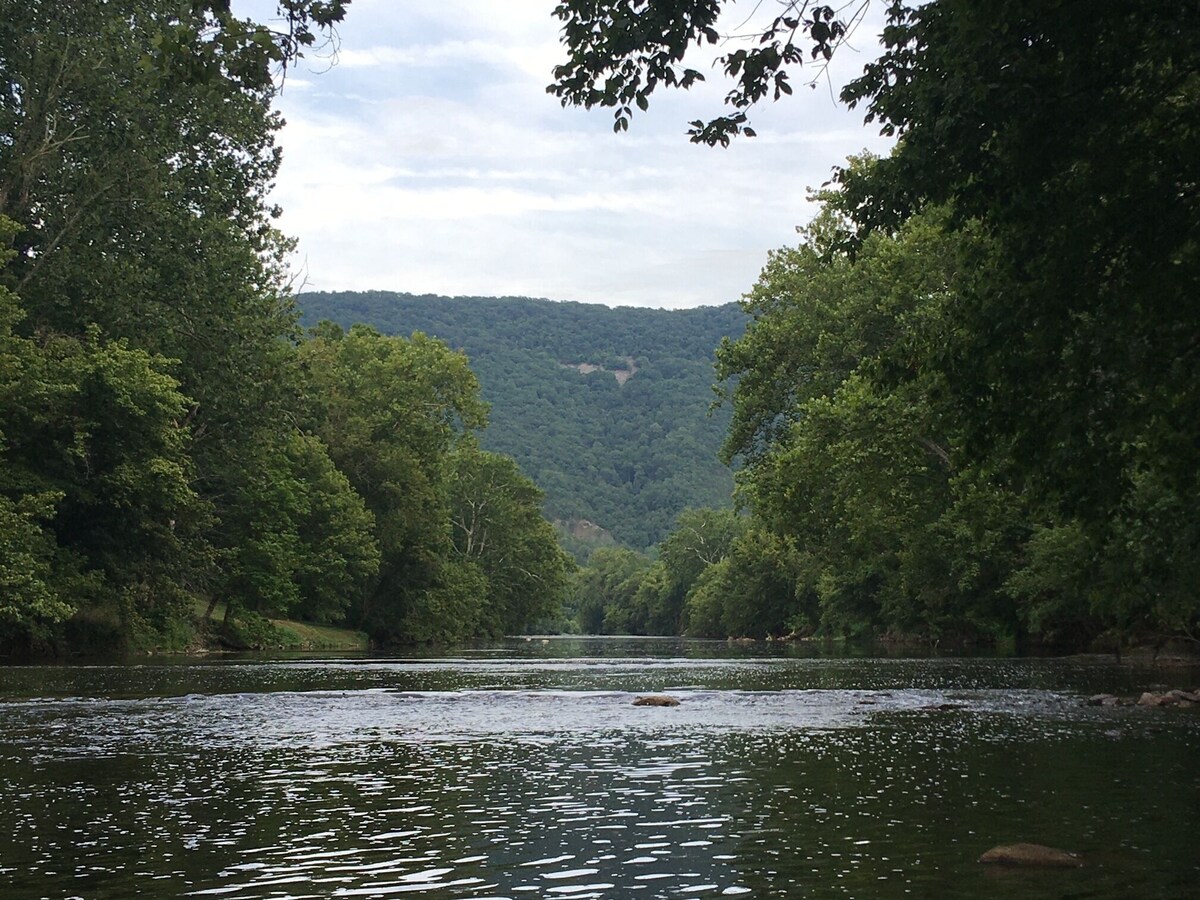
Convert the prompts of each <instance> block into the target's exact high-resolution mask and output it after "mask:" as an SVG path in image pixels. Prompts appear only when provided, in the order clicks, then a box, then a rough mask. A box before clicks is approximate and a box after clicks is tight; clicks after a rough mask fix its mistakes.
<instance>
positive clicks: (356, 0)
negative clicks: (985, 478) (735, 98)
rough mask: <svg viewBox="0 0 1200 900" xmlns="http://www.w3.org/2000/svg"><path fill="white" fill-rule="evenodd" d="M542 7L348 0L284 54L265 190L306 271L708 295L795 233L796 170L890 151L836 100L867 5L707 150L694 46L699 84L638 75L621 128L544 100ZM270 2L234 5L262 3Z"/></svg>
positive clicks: (355, 282) (406, 287)
mask: <svg viewBox="0 0 1200 900" xmlns="http://www.w3.org/2000/svg"><path fill="white" fill-rule="evenodd" d="M769 2H770V0H768V3H769ZM743 5H746V4H743ZM553 7H554V2H553V0H507V2H501V0H454V2H437V0H427V2H412V0H353V2H352V3H351V5H350V10H349V13H348V15H347V18H346V21H345V22H344V24H343V25H342V26H341V27H340V28H339V31H338V38H339V44H340V46H339V49H338V52H337V54H336V57H335V58H334V59H329V58H327V56H328V54H325V56H324V57H320V58H318V57H317V56H315V55H314V56H313V57H311V58H309V59H307V60H304V61H302V62H301V63H300V65H299V66H298V67H296V68H295V69H293V70H292V71H291V72H290V74H289V75H288V77H287V80H286V82H285V84H284V87H283V92H282V95H281V96H280V98H279V108H280V110H281V111H282V112H283V114H284V116H285V118H286V120H287V125H286V126H285V128H284V130H283V132H282V134H281V135H280V144H281V146H282V148H283V153H284V163H283V169H282V171H281V173H280V176H279V182H278V186H277V189H276V192H275V197H274V199H275V201H276V202H278V203H279V204H280V205H281V206H282V207H283V210H284V213H283V218H282V228H283V230H284V231H285V232H286V233H287V234H289V235H291V236H293V237H295V238H297V239H298V240H299V250H298V253H297V256H296V259H295V263H294V265H295V268H296V269H297V270H298V271H299V272H300V273H301V276H302V278H303V279H304V285H305V287H306V288H307V289H309V290H389V291H409V292H413V293H436V294H451V295H460V294H467V295H482V296H492V295H521V296H530V297H548V298H550V299H554V300H580V301H584V302H589V303H605V304H609V305H620V306H650V307H666V308H681V307H689V306H698V305H705V304H718V303H727V302H730V301H732V300H736V299H738V297H740V296H741V294H742V293H744V292H745V291H747V290H748V289H749V288H750V287H751V285H753V283H754V281H755V279H756V278H757V276H758V273H759V271H760V269H761V268H762V266H763V264H764V262H765V261H766V257H767V251H768V250H770V249H773V248H776V247H780V246H784V245H786V244H789V243H794V242H795V240H796V233H795V227H796V225H798V224H802V223H805V222H807V221H808V220H809V219H810V218H811V216H812V213H813V209H812V206H811V204H809V203H808V201H807V199H806V197H807V193H808V188H809V187H815V186H818V185H820V184H821V183H823V182H825V181H827V180H828V178H829V175H830V172H831V170H832V168H833V166H835V165H837V164H839V163H840V162H842V161H843V160H844V159H845V157H846V156H847V155H848V154H851V153H858V152H860V151H861V150H863V149H864V148H869V149H871V150H874V151H876V152H886V151H887V147H888V144H887V142H886V141H885V140H884V139H882V138H880V137H879V136H878V129H877V128H876V127H875V126H866V125H864V124H863V123H862V114H861V113H860V112H852V111H848V110H846V109H844V108H842V107H840V106H839V105H838V104H837V103H835V101H834V99H833V97H834V95H835V94H836V92H837V89H838V87H840V85H841V84H842V83H843V82H844V81H845V80H847V79H848V78H849V77H852V76H853V75H855V74H857V73H858V72H860V71H861V69H862V66H863V65H864V64H865V63H866V62H868V61H870V60H871V59H874V58H875V56H876V55H877V49H876V39H875V34H877V32H878V28H877V26H875V25H874V24H873V23H867V25H866V26H865V27H863V28H861V29H860V30H859V31H858V33H857V36H856V37H855V39H854V41H853V44H854V47H852V48H845V49H844V50H843V51H842V52H840V53H839V55H838V56H835V59H834V63H835V66H834V68H833V70H832V73H831V80H832V85H829V84H825V83H822V84H821V86H819V87H818V88H817V89H815V90H809V89H808V88H801V87H799V86H797V89H796V93H795V95H794V96H793V97H791V98H785V99H784V100H782V101H781V102H780V103H778V104H767V105H765V106H764V107H762V108H761V109H759V110H758V111H756V112H754V113H752V115H751V118H752V121H753V124H754V125H755V127H756V130H757V131H758V133H759V137H757V138H754V139H752V140H747V139H738V140H735V141H734V143H733V145H732V146H731V147H729V148H728V149H710V148H707V147H700V146H696V145H693V144H691V143H689V142H688V140H687V136H686V134H685V132H686V129H687V122H688V121H689V120H692V119H697V118H711V117H712V116H714V115H717V114H719V113H720V112H722V111H723V110H722V108H721V98H722V97H723V96H724V94H725V92H726V91H727V90H728V86H727V85H726V84H725V83H723V82H722V80H721V78H720V77H719V73H718V72H717V71H715V70H711V69H709V67H708V65H707V63H706V62H705V63H700V64H697V63H696V62H692V63H691V64H693V65H696V67H697V68H700V69H702V71H705V72H706V73H709V72H711V75H710V77H709V81H708V83H707V84H706V85H704V86H701V87H700V88H697V89H693V90H692V91H690V92H687V93H684V92H678V91H671V92H666V93H660V94H657V95H655V97H654V98H653V99H652V101H651V106H650V111H649V112H648V113H643V114H640V115H636V116H635V117H634V119H633V122H632V124H631V126H630V129H629V131H628V132H626V133H624V134H621V135H615V134H613V133H612V113H611V111H609V110H602V109H596V110H592V111H591V112H586V111H583V110H576V109H563V108H562V107H561V106H560V105H559V103H558V101H557V100H556V99H555V98H554V97H552V96H551V95H549V94H547V93H546V90H545V88H546V85H547V84H548V83H549V82H550V80H551V70H552V68H553V67H554V65H556V64H557V63H559V62H561V61H562V60H563V58H564V52H563V50H562V49H561V47H560V45H559V43H558V23H557V21H556V20H555V19H553V18H552V17H551V10H552V9H553ZM273 8H274V4H273V3H272V2H270V0H241V2H239V3H238V4H236V5H235V9H239V10H240V11H242V12H244V13H246V14H251V15H254V17H255V18H257V19H259V20H260V21H262V20H265V19H266V18H268V17H269V15H268V13H269V12H270V11H271V10H272V9H273ZM742 18H743V19H744V16H743V17H742ZM740 21H741V20H739V19H736V18H733V17H730V18H729V19H728V21H727V22H725V23H723V25H724V26H725V30H726V31H730V32H732V31H733V30H734V29H735V28H736V26H737V25H739V24H740Z"/></svg>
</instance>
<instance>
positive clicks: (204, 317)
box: [0, 0, 571, 654]
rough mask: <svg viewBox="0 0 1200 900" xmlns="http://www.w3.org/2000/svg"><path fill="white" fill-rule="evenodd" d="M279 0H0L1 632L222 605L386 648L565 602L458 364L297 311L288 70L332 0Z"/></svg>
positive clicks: (108, 622) (51, 632) (431, 343)
mask: <svg viewBox="0 0 1200 900" xmlns="http://www.w3.org/2000/svg"><path fill="white" fill-rule="evenodd" d="M287 6H288V13H289V15H288V16H287V17H286V18H285V19H284V20H283V29H284V30H283V31H279V32H273V31H270V30H268V29H266V28H264V27H262V26H258V25H256V24H255V23H253V22H247V21H240V20H237V19H235V18H233V17H232V16H230V14H229V13H228V11H227V7H228V4H221V3H213V4H204V3H197V4H185V5H184V7H181V6H180V5H179V4H177V3H171V2H165V0H119V2H114V3H102V4H101V3H94V2H84V0H64V2H56V3H14V2H9V0H0V21H3V22H4V23H5V24H4V28H3V29H0V61H3V65H2V66H0V87H2V90H0V653H3V654H15V653H46V652H54V651H98V652H108V653H112V652H115V651H119V650H121V649H136V648H151V647H168V648H172V649H181V648H183V647H185V646H187V645H188V644H189V643H194V642H196V641H198V640H202V639H204V635H203V634H202V633H200V634H198V633H197V628H200V629H207V628H209V625H208V624H207V623H208V622H209V621H210V620H211V616H212V614H213V613H214V612H215V610H216V609H217V608H218V606H219V607H220V608H221V609H222V610H223V613H222V616H223V622H224V625H223V626H218V630H221V628H222V627H223V629H224V630H225V631H226V632H227V633H229V634H232V633H234V632H235V631H241V632H246V631H247V630H248V631H254V630H255V629H256V628H260V627H262V623H263V622H264V621H265V619H266V618H270V617H283V616H289V617H292V618H303V619H306V620H308V621H312V622H321V623H327V624H331V625H347V626H350V627H354V628H359V627H361V628H364V629H367V630H368V631H369V632H370V634H371V636H372V638H373V639H374V640H376V641H377V642H408V641H429V640H450V639H456V638H464V637H471V636H476V635H491V634H496V633H499V632H500V631H504V630H519V629H520V628H522V627H524V626H525V625H526V624H527V623H529V622H530V621H531V620H532V619H534V618H544V617H546V616H547V615H548V613H551V611H553V610H554V609H556V608H557V604H558V602H559V600H560V597H561V594H562V593H563V590H564V586H565V581H566V578H567V574H568V571H569V568H570V566H571V563H570V561H569V559H568V558H567V557H566V556H565V554H563V553H562V552H561V551H560V550H558V547H557V544H556V542H555V540H554V536H553V532H552V529H551V526H550V525H549V524H548V523H547V522H545V521H543V520H542V519H541V517H540V514H539V506H540V502H541V501H540V495H539V493H538V491H537V489H536V488H535V487H534V486H533V484H532V483H531V482H530V481H529V480H528V479H526V478H525V477H524V476H522V475H520V474H519V472H517V470H516V468H515V466H512V465H511V464H509V463H508V461H507V460H504V459H503V458H500V457H496V456H493V455H490V454H486V453H483V452H482V451H480V450H479V449H478V448H477V434H478V432H479V431H480V430H481V429H482V427H483V424H484V406H483V403H482V401H481V400H480V397H479V391H478V385H477V383H476V382H475V380H474V377H473V376H472V375H471V373H470V371H469V369H468V367H467V363H466V360H465V358H463V357H462V356H461V355H460V354H458V353H456V352H454V351H452V350H450V349H449V348H448V347H447V346H445V345H444V344H442V343H440V342H437V341H435V340H432V339H428V338H424V337H422V336H419V335H417V336H414V337H413V338H412V339H401V338H388V337H384V336H382V335H379V334H377V333H375V332H372V331H370V330H367V329H355V330H352V331H351V332H349V333H343V332H342V331H341V330H340V329H338V328H337V327H336V326H326V327H322V328H318V329H317V330H316V331H315V333H314V334H313V335H312V336H311V337H307V336H305V335H303V334H302V333H301V332H300V329H299V327H298V323H297V316H296V312H295V309H294V306H293V302H292V298H291V296H290V295H289V293H288V290H287V274H286V272H285V271H284V267H283V265H282V260H283V258H284V256H285V254H286V252H287V251H288V249H289V246H290V244H289V242H288V241H287V240H286V239H285V238H284V237H283V236H281V235H280V234H279V233H278V232H277V231H276V230H275V228H274V226H273V219H274V216H275V214H276V213H275V211H274V210H273V209H272V208H271V206H270V205H269V204H268V203H267V202H266V195H267V192H268V190H269V188H270V185H271V182H272V180H273V178H274V176H275V173H276V171H277V168H278V165H279V151H278V148H277V147H276V145H275V135H276V132H277V130H278V128H279V125H280V120H279V118H278V116H277V115H276V114H275V113H274V112H272V110H271V100H272V98H273V94H274V90H275V89H274V86H273V85H274V82H273V78H272V68H273V67H274V66H276V65H278V64H281V63H282V64H286V63H287V62H289V61H291V60H293V59H295V57H296V55H297V54H298V53H299V52H300V51H301V50H302V49H303V48H304V47H305V46H308V45H309V44H310V43H311V42H312V41H313V40H316V35H318V34H319V33H320V31H321V29H323V28H326V27H328V26H329V25H331V24H332V23H334V22H336V21H337V20H338V19H340V16H341V12H342V9H343V7H344V4H342V3H340V2H337V3H321V4H312V3H306V2H299V3H289V4H287ZM472 505H474V507H475V508H476V510H477V515H476V516H475V517H474V518H473V519H472V520H471V521H470V523H469V525H468V526H467V527H468V528H469V529H470V532H471V538H470V539H469V540H466V541H465V542H464V540H463V538H462V535H461V531H462V528H463V525H461V524H460V523H461V522H463V521H464V520H463V516H462V512H461V510H462V509H463V507H464V506H467V507H470V506H472ZM485 535H486V537H485ZM198 606H199V607H200V608H202V609H203V610H204V612H205V613H206V614H204V615H199V616H197V613H196V610H197V607H198Z"/></svg>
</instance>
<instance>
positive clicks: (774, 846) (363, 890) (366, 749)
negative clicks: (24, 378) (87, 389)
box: [0, 639, 1200, 900]
mask: <svg viewBox="0 0 1200 900" xmlns="http://www.w3.org/2000/svg"><path fill="white" fill-rule="evenodd" d="M1197 683H1200V671H1198V670H1197V669H1195V668H1192V669H1184V668H1173V669H1164V668H1152V667H1146V666H1140V665H1136V664H1128V663H1127V664H1119V663H1117V662H1115V661H1114V660H1111V659H1101V658H1072V659H1001V658H946V657H942V658H878V657H858V658H835V657H826V656H822V655H820V654H819V653H818V652H817V651H816V650H814V649H809V648H779V647H775V646H772V645H768V644H759V645H754V646H750V647H740V646H738V647H733V646H728V645H724V644H714V643H703V642H681V641H665V640H664V641H655V640H640V641H639V640H607V641H594V640H587V639H552V640H549V641H547V642H543V641H541V640H533V641H528V640H516V641H510V642H506V643H505V644H503V645H497V646H492V647H488V648H480V649H472V650H463V651H458V652H456V653H454V654H453V655H451V656H444V657H413V658H290V659H278V658H276V659H220V660H216V659H205V660H195V659H191V660H156V659H148V660H143V661H140V662H137V663H134V664H124V665H96V666H86V665H69V666H20V667H8V668H3V669H0V792H2V793H0V798H2V799H0V840H2V841H3V843H2V844H0V897H4V898H8V897H14V898H27V897H53V898H61V897H81V898H88V900H93V898H126V897H132V896H135V895H136V896H143V897H183V896H192V897H221V898H251V897H254V898H265V897H292V898H299V897H397V896H408V895H416V896H426V895H428V896H432V897H438V898H457V897H469V898H476V900H484V898H501V897H503V898H590V897H601V898H624V897H631V898H647V900H648V898H658V897H663V898H689V897H697V898H698V897H716V896H744V897H812V898H822V897H872V898H874V897H879V898H891V897H922V898H928V897H938V898H948V897H969V898H972V900H984V898H992V897H996V898H999V897H1014V896H1020V897H1023V898H1041V897H1045V898H1050V897H1054V898H1059V897H1072V898H1127V897H1155V898H1173V897H1179V898H1184V897H1189V898H1191V897H1196V896H1197V885H1200V709H1191V710H1185V709H1144V708H1136V707H1117V708H1100V707H1090V706H1087V705H1086V704H1085V703H1084V699H1085V698H1086V697H1087V696H1088V695H1089V694H1091V693H1095V692H1098V691H1111V692H1114V693H1119V694H1137V693H1138V692H1140V691H1141V690H1145V689H1150V688H1153V687H1156V686H1161V685H1168V686H1171V687H1187V688H1194V687H1196V686H1197ZM648 692H669V693H670V694H672V695H673V696H675V697H677V698H678V699H679V700H680V701H681V704H680V705H679V706H678V707H675V708H655V707H634V706H633V705H632V701H633V699H634V697H635V696H637V695H638V694H639V693H648ZM1016 841H1033V842H1038V843H1044V844H1050V845H1053V846H1056V847H1062V848H1065V849H1069V850H1073V851H1077V852H1079V853H1080V854H1082V856H1083V859H1084V861H1085V863H1086V864H1085V865H1084V866H1083V867H1082V868H1079V869H1069V870H1036V871H1035V870H1020V871H1009V870H1000V871H998V870H996V869H994V868H992V867H989V866H984V865H981V864H980V863H978V862H977V858H978V857H979V855H980V854H981V853H982V852H983V851H985V850H987V849H988V848H989V847H991V846H993V845H995V844H999V843H1011V842H1016Z"/></svg>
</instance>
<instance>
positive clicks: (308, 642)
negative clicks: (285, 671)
mask: <svg viewBox="0 0 1200 900" xmlns="http://www.w3.org/2000/svg"><path fill="white" fill-rule="evenodd" d="M195 608H196V636H195V640H194V641H193V642H192V643H191V645H190V646H189V647H188V652H190V653H196V654H205V653H213V652H222V651H231V650H232V651H236V650H331V651H339V652H353V651H358V652H365V651H366V650H368V649H369V647H370V640H369V638H368V637H367V635H366V633H365V632H362V631H354V630H352V629H348V628H336V627H334V626H332V625H319V624H316V623H314V622H300V621H297V620H295V619H270V618H267V617H265V616H260V615H257V614H249V615H242V616H239V617H238V618H236V619H234V620H232V621H230V622H225V621H224V620H225V606H224V604H217V605H216V606H215V607H214V608H213V610H212V613H211V615H210V616H209V617H208V618H207V619H206V618H205V613H206V612H207V611H208V606H207V604H204V603H200V602H197V604H196V607H195Z"/></svg>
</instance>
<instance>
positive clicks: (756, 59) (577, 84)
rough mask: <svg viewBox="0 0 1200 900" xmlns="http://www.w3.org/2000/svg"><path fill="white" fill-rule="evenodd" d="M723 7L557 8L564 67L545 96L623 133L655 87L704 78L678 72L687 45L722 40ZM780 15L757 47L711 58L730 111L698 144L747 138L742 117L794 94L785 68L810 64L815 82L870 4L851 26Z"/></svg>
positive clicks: (830, 16)
mask: <svg viewBox="0 0 1200 900" xmlns="http://www.w3.org/2000/svg"><path fill="white" fill-rule="evenodd" d="M727 5H729V4H727V3H725V2H723V0H667V2H663V0H600V2H581V0H564V2H562V3H559V5H558V6H557V7H555V10H554V15H555V16H556V17H557V18H558V19H560V20H561V21H562V23H563V27H562V35H563V42H564V43H565V44H566V45H567V50H568V54H569V59H568V61H567V62H566V63H564V64H562V65H560V66H557V67H556V68H555V69H554V78H555V82H554V83H553V84H551V85H550V86H549V87H548V88H547V89H546V90H547V91H548V92H549V93H551V94H554V95H555V96H557V97H558V98H559V99H561V100H562V103H563V105H564V106H565V105H567V104H573V105H575V106H583V107H586V108H588V109H591V108H592V107H593V106H603V107H609V108H615V112H614V120H613V130H614V131H618V132H619V131H624V130H627V129H628V128H629V121H630V119H631V117H632V116H633V107H634V106H637V107H638V109H640V110H642V111H645V110H646V109H647V108H648V107H649V103H650V95H651V94H653V93H654V91H655V90H656V89H658V88H659V87H669V88H681V89H687V88H689V87H691V86H692V85H694V84H695V83H696V82H698V81H703V80H704V75H703V73H701V72H700V71H699V70H698V69H694V68H691V67H685V66H683V65H682V62H683V60H684V57H685V56H686V55H687V53H688V52H689V50H691V49H692V47H693V45H696V46H699V45H703V44H716V43H718V41H720V40H721V38H722V36H721V33H720V32H719V31H718V29H717V26H718V24H719V23H718V17H719V15H720V13H721V10H722V8H723V7H725V6H727ZM781 5H782V6H783V11H782V12H781V13H780V14H779V15H776V16H774V17H773V18H771V19H770V21H769V23H768V24H766V25H763V26H762V27H761V28H759V29H758V30H756V31H754V32H753V33H752V34H743V35H733V36H727V37H733V38H741V39H742V40H743V41H745V42H747V43H749V41H750V40H751V39H753V40H754V41H756V45H751V46H750V47H749V49H747V48H739V49H737V50H733V51H731V52H729V53H726V54H724V55H722V56H719V57H718V58H717V62H718V63H719V64H720V65H721V68H722V69H723V70H724V73H725V75H726V76H727V77H728V78H729V79H731V80H732V82H733V87H732V88H731V89H730V91H729V94H728V95H727V96H726V99H725V102H726V105H727V106H729V107H730V108H731V109H732V112H730V113H728V114H726V115H723V116H718V117H716V118H714V119H712V120H710V121H708V122H704V121H703V120H698V121H695V122H692V123H691V127H690V129H689V132H688V133H689V134H690V135H691V136H692V140H693V141H695V142H698V143H704V144H709V145H710V146H711V145H713V144H722V145H727V144H728V143H729V139H730V137H732V136H733V135H737V134H744V135H746V136H747V137H753V136H754V129H753V128H751V127H750V126H749V125H748V124H747V123H748V121H749V120H748V118H747V110H748V109H750V107H752V106H753V105H754V104H755V103H757V102H758V101H759V100H761V99H763V98H764V97H767V96H772V97H773V98H774V99H776V100H778V99H779V98H780V97H781V96H784V95H787V94H791V93H792V84H791V81H790V79H789V77H788V70H789V68H800V67H801V66H803V65H804V64H805V63H806V62H810V63H815V64H816V65H817V67H818V73H819V72H820V71H821V69H822V68H823V66H824V64H825V63H826V62H828V61H829V60H830V59H831V58H832V56H833V52H834V50H835V49H836V48H837V47H838V46H839V45H840V44H841V43H842V42H843V41H844V40H845V38H846V37H847V36H848V34H849V32H850V31H851V29H852V27H853V24H854V22H855V21H856V20H857V19H858V18H859V17H861V15H862V13H863V11H864V10H865V8H866V6H867V4H866V3H865V2H864V3H859V4H857V5H856V6H854V5H852V6H851V7H850V9H851V14H850V18H849V24H847V22H846V21H845V20H843V19H840V18H838V12H835V10H834V9H833V7H831V6H823V5H821V4H817V3H810V2H808V0H799V2H797V0H791V2H785V3H783V4H781Z"/></svg>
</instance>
